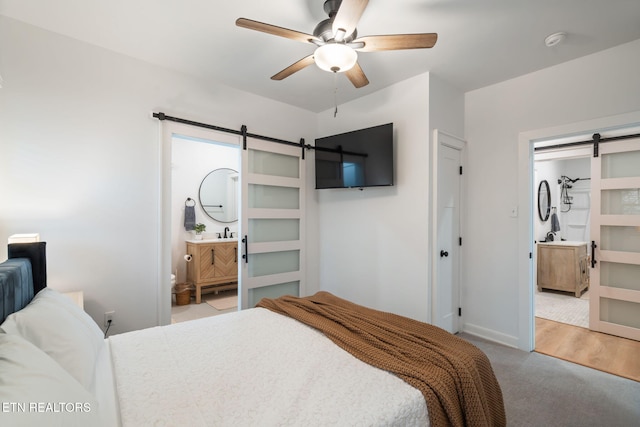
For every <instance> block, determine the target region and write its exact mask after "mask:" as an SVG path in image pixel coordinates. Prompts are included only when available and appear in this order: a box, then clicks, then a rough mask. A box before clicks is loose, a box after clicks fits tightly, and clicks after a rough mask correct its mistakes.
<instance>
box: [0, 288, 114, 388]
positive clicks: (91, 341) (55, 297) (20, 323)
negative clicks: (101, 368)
mask: <svg viewBox="0 0 640 427" xmlns="http://www.w3.org/2000/svg"><path fill="white" fill-rule="evenodd" d="M0 328H1V329H2V330H3V331H4V332H6V333H7V334H17V335H20V336H22V337H23V338H24V339H26V340H27V341H29V342H31V343H32V344H33V345H35V346H36V347H38V348H39V349H40V350H42V351H44V352H45V353H47V354H48V355H49V356H51V358H52V359H54V360H55V361H56V362H58V363H59V364H60V366H62V367H63V368H64V369H66V370H67V372H69V373H70V374H71V375H72V376H73V377H74V378H75V379H77V380H78V382H79V383H80V384H82V386H84V387H85V389H87V390H93V386H94V376H95V365H96V359H97V356H98V354H99V352H100V349H101V348H102V347H103V346H104V334H103V333H102V331H101V330H100V328H99V327H98V325H96V323H95V322H94V321H93V319H92V318H91V317H90V316H89V315H88V314H87V313H85V312H84V311H83V310H82V309H81V308H80V307H78V306H77V305H75V304H74V303H73V301H71V300H70V299H69V298H67V297H66V296H64V295H62V294H61V293H59V292H57V291H55V290H53V289H49V288H45V289H43V290H41V291H40V292H38V294H37V295H36V296H35V297H34V298H33V300H32V301H31V302H30V303H29V304H28V305H27V306H26V307H25V308H23V309H22V310H20V311H18V312H16V313H13V314H11V315H10V316H9V317H7V319H6V320H5V321H4V323H2V325H0Z"/></svg>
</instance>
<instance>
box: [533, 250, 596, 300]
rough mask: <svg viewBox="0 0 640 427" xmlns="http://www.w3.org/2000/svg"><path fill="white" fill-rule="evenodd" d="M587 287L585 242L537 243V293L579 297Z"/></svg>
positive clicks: (587, 260) (587, 262)
mask: <svg viewBox="0 0 640 427" xmlns="http://www.w3.org/2000/svg"><path fill="white" fill-rule="evenodd" d="M588 287H589V256H588V255H587V243H586V242H570V241H560V242H546V243H538V291H542V290H543V289H553V290H557V291H567V292H572V293H574V294H575V296H576V297H580V295H581V294H582V291H584V290H585V289H587V288H588Z"/></svg>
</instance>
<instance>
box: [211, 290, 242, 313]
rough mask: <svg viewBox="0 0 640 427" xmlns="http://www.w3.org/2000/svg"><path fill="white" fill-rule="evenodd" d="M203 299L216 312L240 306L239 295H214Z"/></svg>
mask: <svg viewBox="0 0 640 427" xmlns="http://www.w3.org/2000/svg"><path fill="white" fill-rule="evenodd" d="M203 299H204V300H205V302H206V303H207V304H209V305H210V306H211V307H213V308H215V309H216V310H228V309H230V308H234V307H237V306H238V295H228V296H226V295H225V294H221V295H212V296H207V297H204V298H203Z"/></svg>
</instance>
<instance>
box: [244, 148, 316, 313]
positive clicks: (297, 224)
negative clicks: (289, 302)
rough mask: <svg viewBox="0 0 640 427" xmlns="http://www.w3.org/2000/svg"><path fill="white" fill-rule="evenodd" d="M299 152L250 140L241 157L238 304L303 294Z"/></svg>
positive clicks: (302, 182) (301, 166)
mask: <svg viewBox="0 0 640 427" xmlns="http://www.w3.org/2000/svg"><path fill="white" fill-rule="evenodd" d="M301 155H302V150H301V148H300V147H295V146H289V145H284V144H278V143H273V142H268V141H262V140H257V139H253V138H248V140H247V149H246V150H243V152H242V180H241V181H242V192H241V193H242V196H241V197H242V204H241V226H240V227H241V228H240V229H241V235H240V237H241V241H240V243H239V244H240V246H241V248H242V259H241V266H240V279H241V280H240V292H239V299H240V300H239V304H240V307H241V308H242V309H246V308H251V307H254V306H255V305H256V303H257V302H258V301H260V299H261V298H264V297H268V298H276V297H278V296H281V295H287V294H288V295H294V296H300V295H303V294H304V267H305V253H304V252H305V250H304V248H305V245H304V241H305V239H304V237H305V236H304V234H305V233H304V230H305V226H304V200H305V179H304V177H305V170H304V160H302V159H301Z"/></svg>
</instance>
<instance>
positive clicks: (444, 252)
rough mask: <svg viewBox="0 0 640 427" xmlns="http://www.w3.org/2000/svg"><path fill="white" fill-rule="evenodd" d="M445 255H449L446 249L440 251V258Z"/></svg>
mask: <svg viewBox="0 0 640 427" xmlns="http://www.w3.org/2000/svg"><path fill="white" fill-rule="evenodd" d="M446 256H449V252H447V251H440V258H442V257H446Z"/></svg>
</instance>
